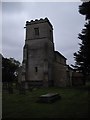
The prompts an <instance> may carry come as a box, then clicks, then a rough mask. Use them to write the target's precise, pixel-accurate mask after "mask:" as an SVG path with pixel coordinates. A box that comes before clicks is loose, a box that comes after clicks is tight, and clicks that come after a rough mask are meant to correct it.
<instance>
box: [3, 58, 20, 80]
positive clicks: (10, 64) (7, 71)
mask: <svg viewBox="0 0 90 120" xmlns="http://www.w3.org/2000/svg"><path fill="white" fill-rule="evenodd" d="M19 65H20V63H19V62H18V61H16V60H15V59H14V58H10V59H7V58H4V57H2V82H13V81H15V80H17V74H18V68H19Z"/></svg>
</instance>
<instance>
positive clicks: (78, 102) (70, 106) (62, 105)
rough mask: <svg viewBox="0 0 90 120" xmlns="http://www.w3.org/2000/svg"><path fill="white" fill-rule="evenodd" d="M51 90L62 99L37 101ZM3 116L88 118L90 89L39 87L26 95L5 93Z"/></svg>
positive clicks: (3, 97) (3, 96)
mask: <svg viewBox="0 0 90 120" xmlns="http://www.w3.org/2000/svg"><path fill="white" fill-rule="evenodd" d="M49 92H54V93H56V92H57V93H59V94H60V95H61V99H60V100H57V101H56V102H54V103H37V102H36V101H37V100H38V97H39V96H40V95H42V94H46V93H49ZM2 116H3V118H87V117H88V89H87V87H83V86H82V87H73V88H55V87H54V88H53V87H52V88H38V89H36V90H33V91H32V92H28V91H27V92H26V94H25V95H23V94H19V93H18V91H17V92H16V93H14V94H8V93H5V92H4V93H3V95H2Z"/></svg>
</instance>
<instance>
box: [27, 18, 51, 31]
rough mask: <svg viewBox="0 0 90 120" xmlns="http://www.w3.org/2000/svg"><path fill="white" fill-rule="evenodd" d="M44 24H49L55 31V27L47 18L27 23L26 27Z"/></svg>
mask: <svg viewBox="0 0 90 120" xmlns="http://www.w3.org/2000/svg"><path fill="white" fill-rule="evenodd" d="M44 22H48V23H49V25H50V26H51V28H52V29H53V26H52V24H51V23H50V21H49V20H48V18H47V17H46V18H45V19H42V18H40V19H39V20H38V19H35V20H31V21H26V26H27V25H32V24H39V23H44Z"/></svg>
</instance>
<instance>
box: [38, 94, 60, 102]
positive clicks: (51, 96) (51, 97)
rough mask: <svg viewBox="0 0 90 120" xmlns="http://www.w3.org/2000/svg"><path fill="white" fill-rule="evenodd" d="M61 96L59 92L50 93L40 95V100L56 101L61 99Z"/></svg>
mask: <svg viewBox="0 0 90 120" xmlns="http://www.w3.org/2000/svg"><path fill="white" fill-rule="evenodd" d="M60 98H61V96H60V95H59V94H58V93H48V94H45V95H41V96H40V97H39V100H38V102H41V103H42V102H43V103H52V102H55V101H56V100H58V99H60Z"/></svg>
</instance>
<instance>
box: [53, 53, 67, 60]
mask: <svg viewBox="0 0 90 120" xmlns="http://www.w3.org/2000/svg"><path fill="white" fill-rule="evenodd" d="M54 53H55V54H58V55H59V56H61V57H63V58H64V59H66V60H67V58H66V57H64V56H63V55H62V54H61V53H59V52H58V51H54Z"/></svg>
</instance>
